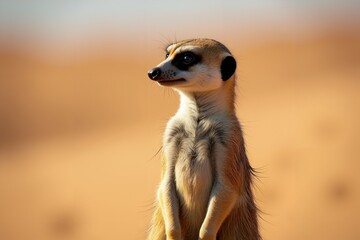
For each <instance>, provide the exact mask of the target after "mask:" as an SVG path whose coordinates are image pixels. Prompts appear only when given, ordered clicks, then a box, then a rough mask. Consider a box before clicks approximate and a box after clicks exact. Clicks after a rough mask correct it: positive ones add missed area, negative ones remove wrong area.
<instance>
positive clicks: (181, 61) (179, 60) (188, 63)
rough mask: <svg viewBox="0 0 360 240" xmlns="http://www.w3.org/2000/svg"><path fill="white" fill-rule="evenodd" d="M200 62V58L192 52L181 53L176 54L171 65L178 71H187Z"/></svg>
mask: <svg viewBox="0 0 360 240" xmlns="http://www.w3.org/2000/svg"><path fill="white" fill-rule="evenodd" d="M200 61H201V57H200V56H199V55H197V54H195V53H193V52H189V51H188V52H182V53H179V54H177V55H176V56H175V57H174V59H173V60H172V61H171V63H172V64H173V65H174V66H175V67H177V68H178V69H180V70H183V71H187V70H189V68H190V67H192V66H194V65H195V64H197V63H199V62H200Z"/></svg>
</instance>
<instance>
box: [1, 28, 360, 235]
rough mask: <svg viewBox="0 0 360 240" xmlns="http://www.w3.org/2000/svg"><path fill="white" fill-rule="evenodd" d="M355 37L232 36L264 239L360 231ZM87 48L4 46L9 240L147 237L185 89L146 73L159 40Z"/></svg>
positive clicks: (4, 199) (157, 55)
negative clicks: (149, 45) (58, 53)
mask: <svg viewBox="0 0 360 240" xmlns="http://www.w3.org/2000/svg"><path fill="white" fill-rule="evenodd" d="M220 40H221V39H220ZM359 42H360V37H359V35H358V34H355V33H353V32H352V31H344V32H342V31H340V30H333V31H327V32H322V33H318V34H313V35H310V36H308V37H306V38H303V39H298V40H296V41H295V40H289V39H283V38H281V37H277V36H269V40H268V41H263V42H260V43H257V44H249V45H240V46H239V45H236V43H232V42H229V44H228V45H229V48H230V49H231V50H232V52H233V53H234V55H235V56H236V58H237V59H238V66H239V67H238V70H237V78H238V79H237V81H238V86H237V110H238V116H239V118H240V119H241V122H242V125H243V129H244V132H245V139H246V144H247V150H248V155H249V158H250V161H251V164H252V165H253V167H255V168H256V169H257V171H258V177H257V179H256V180H255V184H256V186H254V189H255V195H256V201H257V204H258V205H259V208H260V209H261V210H262V211H263V213H262V214H261V220H260V225H261V234H262V236H263V239H264V240H289V239H291V240H303V239H308V240H319V239H326V240H339V239H342V240H357V239H360V174H359V173H358V170H359V169H360V127H359V123H360V45H359ZM225 43H226V40H225ZM154 49H155V48H154ZM155 50H156V49H155ZM89 51H90V50H89ZM151 51H152V49H151ZM90 52H91V54H89V55H77V56H75V57H68V58H66V57H64V58H61V59H59V58H52V57H51V56H50V57H49V56H44V55H41V54H37V53H34V52H30V53H29V52H23V51H21V50H18V49H17V48H10V49H9V48H2V49H1V53H0V57H1V58H0V66H1V67H0V70H1V71H0V74H1V75H2V76H1V80H0V81H1V88H0V98H1V99H0V115H1V117H0V195H1V196H0V239H2V240H52V239H66V240H68V239H69V240H115V239H116V240H119V239H129V240H140V239H145V236H146V230H147V226H148V223H149V219H150V216H151V214H152V203H153V201H154V197H155V191H156V187H157V184H158V182H159V179H160V155H161V153H159V154H157V152H158V150H159V149H160V148H161V138H162V132H163V130H164V127H165V124H166V122H167V120H168V119H169V118H170V117H171V115H172V114H174V112H175V111H176V109H177V105H178V96H177V94H176V93H175V92H173V91H172V90H169V89H164V88H161V87H159V86H157V85H156V84H155V83H154V82H152V81H150V80H149V79H147V75H146V73H147V69H149V68H151V67H153V66H154V65H155V64H157V63H158V62H159V61H160V60H162V59H163V52H162V51H161V50H156V52H154V51H152V52H150V51H145V52H146V54H145V56H144V55H141V51H139V50H138V49H137V50H136V51H133V49H131V48H130V49H127V51H125V50H124V51H120V52H111V49H110V50H109V49H102V48H99V49H96V48H95V49H91V51H90Z"/></svg>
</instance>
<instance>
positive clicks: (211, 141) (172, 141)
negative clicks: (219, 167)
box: [166, 119, 227, 215]
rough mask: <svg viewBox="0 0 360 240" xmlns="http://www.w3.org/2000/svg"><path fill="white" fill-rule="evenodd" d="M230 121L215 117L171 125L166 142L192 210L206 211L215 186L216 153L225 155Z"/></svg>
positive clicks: (186, 203)
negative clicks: (216, 119) (227, 122)
mask: <svg viewBox="0 0 360 240" xmlns="http://www.w3.org/2000/svg"><path fill="white" fill-rule="evenodd" d="M226 126H227V124H224V123H222V122H221V121H215V120H213V119H202V120H201V121H197V120H194V121H190V122H189V121H188V122H185V121H176V122H174V123H173V124H172V125H170V126H169V128H170V131H168V133H167V137H166V141H167V142H168V146H169V150H170V151H168V154H169V155H170V156H169V158H168V159H170V161H172V165H173V166H174V176H175V179H176V181H175V183H176V188H177V191H178V195H179V198H180V201H181V202H182V204H183V206H185V207H186V208H187V209H188V210H189V211H191V209H197V210H196V212H198V214H199V215H201V214H200V213H201V212H203V213H205V211H206V209H205V208H206V206H207V203H208V199H209V196H210V192H211V189H212V185H213V181H214V176H215V175H216V174H215V171H216V170H215V169H216V161H219V160H220V159H217V158H216V156H219V155H223V154H222V153H221V152H222V151H223V150H224V148H223V147H222V144H223V143H224V141H225V139H226V133H227V131H226Z"/></svg>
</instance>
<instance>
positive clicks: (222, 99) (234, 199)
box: [148, 39, 260, 240]
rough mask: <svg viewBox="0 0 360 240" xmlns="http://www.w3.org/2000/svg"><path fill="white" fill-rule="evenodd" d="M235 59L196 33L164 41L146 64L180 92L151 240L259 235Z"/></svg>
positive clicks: (251, 239)
mask: <svg viewBox="0 0 360 240" xmlns="http://www.w3.org/2000/svg"><path fill="white" fill-rule="evenodd" d="M235 70H236V61H235V58H234V57H233V56H232V54H231V53H230V51H229V50H228V49H227V48H226V47H225V46H224V45H223V44H221V43H219V42H217V41H215V40H211V39H191V40H184V41H180V42H176V43H173V44H171V45H169V46H168V47H167V48H166V58H165V60H164V61H162V62H161V63H160V64H158V65H157V67H155V68H153V69H151V70H149V72H148V76H149V78H150V79H151V80H153V81H156V82H157V83H158V84H159V85H160V86H163V87H170V88H172V89H174V90H175V91H177V92H178V93H179V95H180V107H179V109H178V111H177V113H176V114H175V115H174V116H173V117H172V118H171V119H170V121H169V122H168V124H167V127H166V130H165V134H164V138H163V158H162V169H161V182H160V186H159V188H158V191H157V199H156V203H155V211H154V215H153V218H152V221H151V226H150V231H149V236H148V239H150V240H165V239H168V240H169V239H173V240H180V239H182V240H197V239H203V240H205V239H209V240H215V239H218V240H259V239H260V235H259V230H258V221H257V208H256V205H255V202H254V199H253V193H252V187H251V186H252V178H253V174H254V172H253V169H252V167H251V166H250V163H249V161H248V158H247V156H246V151H245V144H244V139H243V134H242V130H241V127H240V123H239V121H238V119H237V117H236V113H235V107H234V101H235Z"/></svg>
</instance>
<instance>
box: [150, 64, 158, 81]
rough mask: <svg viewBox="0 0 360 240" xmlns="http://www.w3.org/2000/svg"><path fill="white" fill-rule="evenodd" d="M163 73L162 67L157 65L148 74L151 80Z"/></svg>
mask: <svg viewBox="0 0 360 240" xmlns="http://www.w3.org/2000/svg"><path fill="white" fill-rule="evenodd" d="M160 75H161V69H160V68H158V67H156V68H152V69H150V70H149V71H148V76H149V78H150V79H151V80H157V79H158V78H159V77H160Z"/></svg>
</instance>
